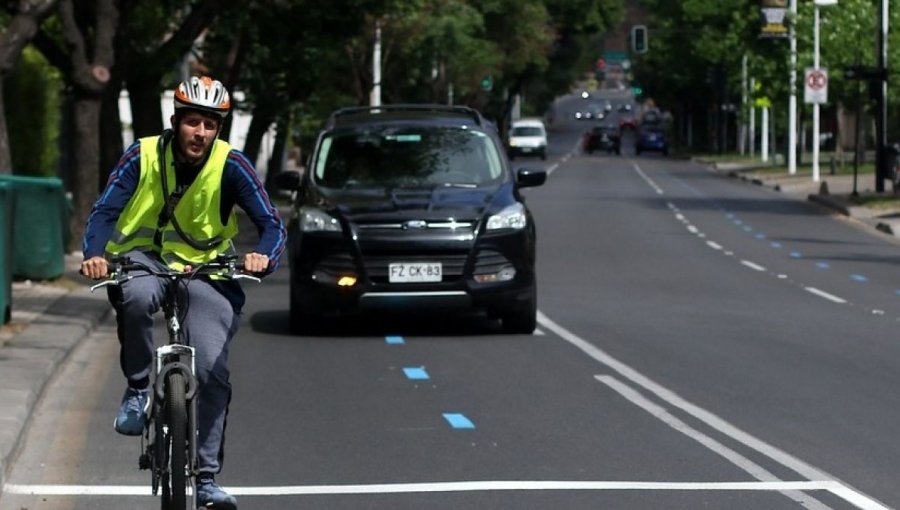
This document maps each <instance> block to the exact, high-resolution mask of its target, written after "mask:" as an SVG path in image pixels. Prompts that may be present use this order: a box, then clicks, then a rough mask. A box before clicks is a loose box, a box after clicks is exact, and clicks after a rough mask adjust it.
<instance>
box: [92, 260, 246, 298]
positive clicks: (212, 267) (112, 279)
mask: <svg viewBox="0 0 900 510" xmlns="http://www.w3.org/2000/svg"><path fill="white" fill-rule="evenodd" d="M237 258H238V257H237V256H236V255H231V256H220V257H219V258H218V259H216V260H214V261H212V262H206V263H203V264H198V265H197V266H186V267H185V270H184V271H175V270H171V269H168V270H159V269H156V268H153V267H150V266H147V265H146V264H143V263H141V262H133V261H132V260H131V259H130V258H129V257H114V258H112V259H111V260H110V261H109V263H110V270H109V278H108V279H106V280H104V281H102V282H100V283H98V284H96V285H92V286H91V292H94V291H95V290H97V289H99V288H102V287H106V286H109V285H122V284H123V283H125V282H128V281H130V280H133V279H135V278H140V277H142V276H157V277H162V278H171V279H173V280H177V279H185V278H186V279H188V280H191V279H193V278H196V277H197V276H200V275H216V276H221V277H224V278H227V279H229V280H251V281H254V282H257V283H259V282H261V281H262V279H261V278H259V277H257V276H253V275H251V274H247V273H242V272H241V271H242V270H243V269H244V264H243V263H241V262H237ZM135 270H138V271H146V273H145V274H139V275H131V274H128V273H129V272H130V271H135Z"/></svg>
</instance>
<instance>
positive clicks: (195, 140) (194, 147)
mask: <svg viewBox="0 0 900 510" xmlns="http://www.w3.org/2000/svg"><path fill="white" fill-rule="evenodd" d="M172 121H173V123H174V122H175V119H174V117H173V118H172ZM220 122H221V120H220V119H219V118H218V117H215V116H212V115H205V114H203V113H200V112H195V111H188V112H186V113H185V114H184V115H182V116H181V122H180V123H179V124H178V132H177V133H176V135H177V136H178V145H179V147H181V156H182V157H183V158H184V160H185V161H186V162H187V163H189V164H195V163H199V162H200V161H202V160H203V157H204V156H206V152H207V151H208V150H209V148H210V147H211V146H212V144H213V142H214V141H215V140H216V135H217V134H218V132H219V123H220Z"/></svg>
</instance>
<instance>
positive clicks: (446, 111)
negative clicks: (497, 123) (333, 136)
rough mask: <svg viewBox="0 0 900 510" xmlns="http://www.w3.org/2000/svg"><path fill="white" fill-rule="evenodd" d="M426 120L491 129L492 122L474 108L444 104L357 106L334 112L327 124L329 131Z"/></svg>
mask: <svg viewBox="0 0 900 510" xmlns="http://www.w3.org/2000/svg"><path fill="white" fill-rule="evenodd" d="M409 120H425V121H430V122H440V123H447V124H451V125H458V126H478V127H482V128H484V127H486V126H488V124H489V123H488V121H487V120H486V119H485V118H484V117H483V116H482V115H481V113H479V112H478V111H477V110H475V109H474V108H469V107H468V106H448V105H440V104H393V105H382V106H357V107H349V108H341V109H339V110H336V111H334V112H333V113H332V114H331V115H330V116H329V117H328V122H327V123H326V126H325V128H326V129H333V128H335V127H340V126H352V125H358V124H370V123H383V122H394V121H409Z"/></svg>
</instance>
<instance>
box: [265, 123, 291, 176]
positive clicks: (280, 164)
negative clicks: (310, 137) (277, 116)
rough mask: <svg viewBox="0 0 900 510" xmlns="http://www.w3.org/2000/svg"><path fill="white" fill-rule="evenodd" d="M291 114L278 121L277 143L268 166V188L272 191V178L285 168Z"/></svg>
mask: <svg viewBox="0 0 900 510" xmlns="http://www.w3.org/2000/svg"><path fill="white" fill-rule="evenodd" d="M290 124H291V121H290V116H289V115H286V116H284V117H283V118H282V119H281V120H279V121H278V125H277V127H276V129H277V131H276V133H275V144H274V145H273V147H272V156H271V157H270V158H269V164H268V165H267V166H266V182H265V187H266V190H268V191H270V192H271V191H272V187H273V186H272V179H273V178H274V177H275V176H276V175H278V174H280V173H281V172H282V171H283V170H284V160H285V152H286V151H287V143H288V134H289V133H290V128H289V127H288V126H290Z"/></svg>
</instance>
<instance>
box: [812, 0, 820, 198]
mask: <svg viewBox="0 0 900 510" xmlns="http://www.w3.org/2000/svg"><path fill="white" fill-rule="evenodd" d="M813 11H814V22H813V69H815V70H816V71H818V70H819V4H818V3H815V7H814V8H813ZM812 107H813V136H812V150H813V153H812V178H813V182H819V103H818V102H815V103H813V105H812Z"/></svg>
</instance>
